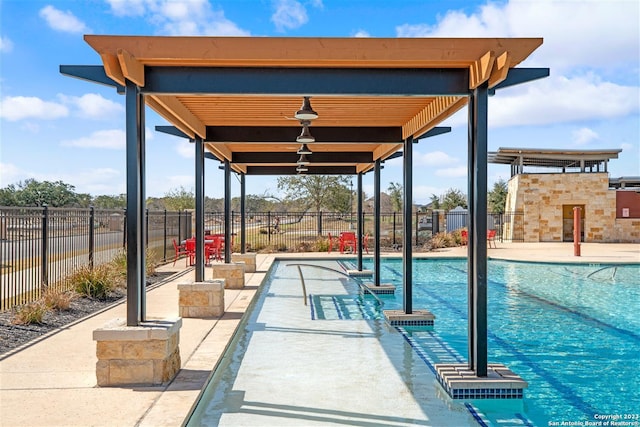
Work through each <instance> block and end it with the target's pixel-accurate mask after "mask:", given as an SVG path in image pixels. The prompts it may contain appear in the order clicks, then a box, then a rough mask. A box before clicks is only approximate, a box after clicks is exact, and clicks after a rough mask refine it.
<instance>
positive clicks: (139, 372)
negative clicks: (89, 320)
mask: <svg viewBox="0 0 640 427" xmlns="http://www.w3.org/2000/svg"><path fill="white" fill-rule="evenodd" d="M181 326H182V319H181V318H172V319H153V320H147V321H145V322H141V323H140V325H138V326H127V322H126V320H125V319H114V320H113V321H111V322H109V323H107V324H106V325H105V326H104V327H102V328H100V329H96V330H94V331H93V340H94V341H97V344H96V355H97V356H98V362H97V363H96V377H97V380H98V385H99V386H123V385H138V386H139V385H146V386H151V385H160V384H163V383H166V382H168V381H171V380H172V379H173V378H174V377H175V376H176V374H177V373H178V371H179V370H180V349H179V347H178V343H179V341H180V327H181Z"/></svg>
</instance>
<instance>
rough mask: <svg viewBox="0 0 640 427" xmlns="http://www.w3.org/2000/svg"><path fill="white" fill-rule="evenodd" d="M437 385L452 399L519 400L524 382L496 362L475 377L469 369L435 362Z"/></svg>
mask: <svg viewBox="0 0 640 427" xmlns="http://www.w3.org/2000/svg"><path fill="white" fill-rule="evenodd" d="M435 369H436V375H437V377H438V382H439V383H440V385H442V387H443V388H444V389H445V390H446V391H447V394H449V396H451V398H452V399H522V397H523V393H524V389H525V388H527V387H528V384H527V382H526V381H525V380H523V379H522V378H520V376H518V375H517V374H515V373H513V372H512V371H511V370H510V369H509V368H507V367H506V366H504V365H503V364H500V363H490V364H488V365H487V376H486V377H477V376H476V375H475V373H474V372H473V371H470V370H469V367H468V366H467V365H464V364H456V363H436V364H435Z"/></svg>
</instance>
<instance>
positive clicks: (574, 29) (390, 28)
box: [0, 0, 640, 204]
mask: <svg viewBox="0 0 640 427" xmlns="http://www.w3.org/2000/svg"><path fill="white" fill-rule="evenodd" d="M639 26H640V2H638V1H637V0H589V1H587V0H564V1H558V0H535V1H534V0H528V1H521V0H509V1H495V2H494V1H477V0H469V1H462V0H393V1H387V0H368V1H364V0H355V1H348V0H185V1H180V0H77V1H76V0H61V1H58V0H51V1H40V0H0V188H4V187H6V186H8V185H10V184H18V183H19V182H24V180H26V179H35V180H37V181H51V182H55V181H63V182H64V183H67V184H70V185H72V186H74V187H75V191H76V192H78V193H89V194H91V195H93V196H98V195H118V194H122V193H125V188H126V173H125V161H126V157H125V132H124V124H125V121H124V114H125V109H124V97H123V96H122V95H118V94H117V93H116V92H115V89H113V88H109V87H106V86H102V85H98V84H94V83H90V82H85V81H82V80H78V79H74V78H70V77H67V76H63V75H61V74H60V72H59V66H60V65H101V64H102V63H101V61H100V57H99V56H98V54H97V53H96V52H95V51H94V50H93V49H92V48H90V47H89V45H88V44H87V43H85V41H84V39H83V35H85V34H103V35H150V36H160V35H162V36H177V35H189V36H191V35H209V36H274V37H276V36H277V37H542V38H543V39H544V42H543V45H542V46H541V47H540V48H538V49H537V50H536V51H535V52H534V53H533V54H532V55H531V56H530V57H529V58H528V59H527V60H526V61H525V62H523V63H522V64H520V65H519V66H520V67H545V68H549V69H550V76H549V77H547V78H545V79H541V80H537V81H534V82H530V83H526V84H522V85H517V86H514V87H511V88H507V89H503V90H499V91H497V93H496V95H495V96H493V97H490V98H489V111H488V114H489V134H488V144H489V145H488V146H489V151H496V150H498V148H500V147H518V148H550V149H570V150H596V149H622V152H621V153H620V155H619V158H618V159H614V160H611V162H610V163H609V167H608V170H609V174H610V177H611V178H618V177H622V176H640V29H639ZM466 120H467V110H466V108H463V109H462V110H461V111H460V112H458V113H456V114H455V115H453V116H452V117H450V118H448V119H447V120H446V121H444V122H443V123H442V124H441V126H451V127H452V131H451V132H450V133H448V134H445V135H441V136H438V137H433V138H427V139H423V140H421V141H420V143H419V144H417V145H416V146H414V152H413V156H414V159H413V165H414V176H413V198H414V202H415V203H418V204H426V203H428V202H429V201H430V199H431V196H432V195H438V196H439V195H442V194H444V193H445V192H447V191H448V190H449V189H459V190H461V191H462V192H463V193H466V188H467V167H466V164H467V125H466ZM167 124H168V123H167V122H166V121H165V120H164V119H162V118H161V117H160V116H158V115H157V114H155V113H154V112H153V111H152V110H150V109H147V131H146V136H147V145H146V146H147V159H146V183H147V186H146V193H147V196H149V197H162V196H164V195H166V194H167V193H169V192H172V191H174V190H177V189H180V188H184V189H186V190H189V191H193V190H194V188H195V181H194V170H195V166H194V163H195V161H194V157H195V153H194V148H193V147H194V146H193V145H192V144H189V143H188V142H187V141H186V140H184V139H181V138H176V137H172V136H170V135H166V134H162V133H158V132H155V131H154V130H153V129H154V128H155V126H157V125H167ZM212 165H216V166H217V162H216V163H214V162H213V161H210V160H207V164H206V170H207V175H206V181H205V194H206V195H207V196H209V197H214V198H221V197H223V196H224V193H223V186H222V185H220V182H221V181H222V179H223V172H222V171H220V170H218V169H217V168H216V167H212ZM372 175H373V174H366V175H365V176H364V178H363V185H364V191H365V193H366V194H367V195H372V194H373V176H372ZM488 177H489V178H488V179H489V188H491V187H492V185H493V183H495V182H496V181H497V180H499V179H504V180H508V179H509V177H510V169H509V166H507V165H494V164H490V165H489V170H488ZM381 180H382V190H383V191H384V190H386V189H387V188H388V187H389V184H390V183H401V182H402V162H401V159H396V160H392V161H389V162H386V163H385V167H384V169H383V170H382V174H381ZM353 182H354V185H355V182H356V180H355V178H354V180H353ZM246 185H247V188H246V191H247V194H254V195H263V194H272V195H277V194H278V190H277V177H275V176H273V177H271V176H269V177H264V176H260V177H252V176H248V177H247V179H246ZM239 191H240V190H239V183H238V179H234V178H232V193H233V194H232V195H233V196H237V195H239Z"/></svg>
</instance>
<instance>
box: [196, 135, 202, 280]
mask: <svg viewBox="0 0 640 427" xmlns="http://www.w3.org/2000/svg"><path fill="white" fill-rule="evenodd" d="M194 142H195V144H194V145H195V150H196V153H195V154H196V157H195V162H196V163H195V173H196V176H195V178H196V254H195V256H196V258H195V259H196V266H195V273H196V274H195V276H196V282H203V281H204V263H203V260H204V143H203V141H202V138H201V137H200V136H198V135H196V137H195V141H194Z"/></svg>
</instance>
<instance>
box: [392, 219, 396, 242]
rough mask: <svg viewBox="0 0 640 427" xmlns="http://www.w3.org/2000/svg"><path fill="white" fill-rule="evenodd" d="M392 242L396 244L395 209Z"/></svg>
mask: <svg viewBox="0 0 640 427" xmlns="http://www.w3.org/2000/svg"><path fill="white" fill-rule="evenodd" d="M393 244H394V246H395V244H396V211H393Z"/></svg>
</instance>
